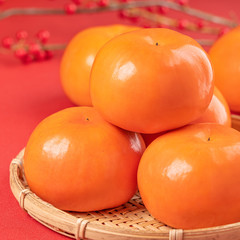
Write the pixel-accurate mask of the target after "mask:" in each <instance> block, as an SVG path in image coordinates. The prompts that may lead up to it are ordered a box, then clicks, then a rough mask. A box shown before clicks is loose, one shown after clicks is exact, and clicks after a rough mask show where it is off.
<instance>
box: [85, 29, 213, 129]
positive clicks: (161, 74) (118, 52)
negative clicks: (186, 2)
mask: <svg viewBox="0 0 240 240" xmlns="http://www.w3.org/2000/svg"><path fill="white" fill-rule="evenodd" d="M90 92H91V97H92V102H93V106H94V107H96V109H97V110H98V111H99V112H100V113H101V114H102V116H103V117H104V118H105V119H106V120H107V121H109V122H110V123H112V124H114V125H116V126H119V127H121V128H123V129H127V130H130V131H135V132H140V133H157V132H161V131H165V130H169V129H174V128H177V127H180V126H183V125H186V124H188V123H189V122H191V121H193V120H195V119H197V118H198V117H199V116H200V115H201V114H202V113H203V112H204V111H205V110H206V108H207V106H208V105H209V103H210V101H211V98H212V94H213V73H212V67H211V64H210V61H209V59H208V57H207V54H206V53H205V51H204V50H203V49H202V47H201V46H200V45H199V44H198V43H197V42H196V41H195V40H193V39H192V38H190V37H188V36H186V35H183V34H180V33H178V32H175V31H173V30H169V29H158V28H152V29H141V30H136V31H132V32H129V33H125V34H121V35H120V36H117V37H114V38H113V39H111V40H110V41H109V42H107V43H106V44H105V45H104V46H103V47H102V48H101V49H100V51H99V52H98V54H97V56H96V58H95V61H94V64H93V67H92V72H91V80H90Z"/></svg>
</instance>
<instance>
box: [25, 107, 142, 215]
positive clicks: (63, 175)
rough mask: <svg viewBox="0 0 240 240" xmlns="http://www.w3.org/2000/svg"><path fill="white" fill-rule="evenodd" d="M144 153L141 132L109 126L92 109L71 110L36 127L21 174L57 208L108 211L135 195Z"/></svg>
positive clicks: (41, 196) (33, 189)
mask: <svg viewBox="0 0 240 240" xmlns="http://www.w3.org/2000/svg"><path fill="white" fill-rule="evenodd" d="M144 149H145V145H144V142H143V139H142V138H141V136H140V134H137V133H133V132H128V131H125V130H122V129H120V128H118V127H115V126H113V125H111V124H109V123H108V122H106V121H105V120H104V119H103V118H102V117H101V116H100V115H99V114H98V112H97V111H96V110H95V109H94V108H92V107H73V108H68V109H65V110H62V111H60V112H57V113H55V114H53V115H51V116H49V117H47V118H46V119H44V120H43V121H42V122H41V123H40V124H39V125H38V126H37V127H36V129H35V130H34V131H33V133H32V135H31V137H30V139H29V141H28V143H27V146H26V150H25V154H24V170H25V175H26V179H27V182H28V185H29V186H30V189H31V190H32V191H33V192H34V193H36V194H37V195H38V196H39V197H40V198H42V199H43V200H45V201H47V202H49V203H51V204H53V205H54V206H55V207H57V208H60V209H63V210H70V211H94V210H100V209H105V208H112V207H116V206H119V205H121V204H123V203H125V202H127V201H128V200H129V199H130V198H131V197H132V196H133V195H134V193H135V192H136V189H137V168H138V163H139V160H140V157H141V155H142V153H143V151H144Z"/></svg>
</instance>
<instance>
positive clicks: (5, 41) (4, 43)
mask: <svg viewBox="0 0 240 240" xmlns="http://www.w3.org/2000/svg"><path fill="white" fill-rule="evenodd" d="M13 43H14V39H13V38H11V37H6V38H4V39H3V40H2V46H3V47H4V48H11V46H12V45H13Z"/></svg>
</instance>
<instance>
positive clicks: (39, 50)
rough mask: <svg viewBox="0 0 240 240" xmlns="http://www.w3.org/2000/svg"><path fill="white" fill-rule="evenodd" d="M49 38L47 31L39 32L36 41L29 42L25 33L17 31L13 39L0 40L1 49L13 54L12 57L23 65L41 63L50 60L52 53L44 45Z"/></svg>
mask: <svg viewBox="0 0 240 240" xmlns="http://www.w3.org/2000/svg"><path fill="white" fill-rule="evenodd" d="M49 37H50V33H49V31H47V30H41V31H39V32H38V33H37V35H36V40H35V41H34V42H33V41H29V39H28V32H27V31H23V30H22V31H19V32H17V33H16V36H15V38H13V37H5V38H4V39H3V40H2V47H4V48H6V49H9V50H11V51H13V52H14V55H15V56H16V57H17V58H18V59H20V60H21V61H22V62H23V63H29V62H32V61H42V60H46V59H50V58H51V57H52V55H53V53H52V51H50V50H49V49H47V47H46V43H47V41H48V39H49Z"/></svg>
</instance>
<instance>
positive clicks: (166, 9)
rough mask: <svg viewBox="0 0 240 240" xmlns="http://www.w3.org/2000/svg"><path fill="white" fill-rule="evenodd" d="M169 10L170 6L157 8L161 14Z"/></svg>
mask: <svg viewBox="0 0 240 240" xmlns="http://www.w3.org/2000/svg"><path fill="white" fill-rule="evenodd" d="M168 11H169V8H167V7H163V6H159V7H158V8H157V12H158V13H160V14H166V13H167V12H168Z"/></svg>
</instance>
